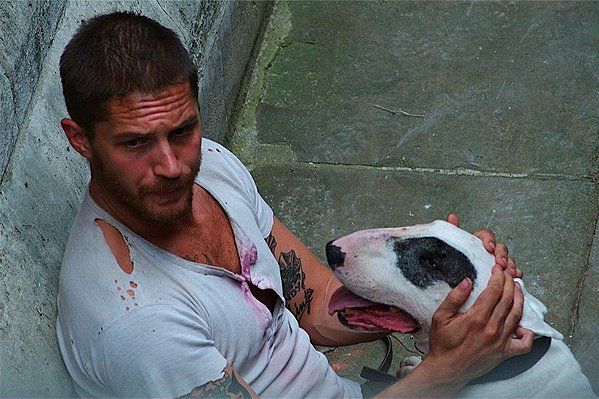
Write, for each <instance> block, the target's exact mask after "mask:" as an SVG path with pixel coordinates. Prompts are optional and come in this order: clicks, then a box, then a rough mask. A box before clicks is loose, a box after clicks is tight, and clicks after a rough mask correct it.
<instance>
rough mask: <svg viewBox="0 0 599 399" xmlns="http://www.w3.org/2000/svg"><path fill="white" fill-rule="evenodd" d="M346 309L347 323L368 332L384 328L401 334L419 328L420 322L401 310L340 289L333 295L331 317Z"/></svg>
mask: <svg viewBox="0 0 599 399" xmlns="http://www.w3.org/2000/svg"><path fill="white" fill-rule="evenodd" d="M344 309H345V310H346V312H345V319H346V321H347V323H348V324H349V325H351V326H354V327H361V328H364V329H367V330H375V329H377V328H383V329H386V330H390V331H397V332H401V333H407V332H413V331H415V330H417V329H418V328H419V324H418V322H417V321H416V320H414V318H412V317H411V316H410V315H409V314H407V313H405V312H403V311H401V310H400V309H398V308H396V307H389V306H387V305H381V304H378V303H375V302H371V301H369V300H367V299H364V298H361V297H359V296H357V295H356V294H354V293H352V292H351V291H349V290H348V289H347V288H345V287H340V288H338V289H337V290H336V291H335V292H334V293H333V295H331V301H330V302H329V315H331V316H332V315H333V314H334V313H335V312H338V311H342V310H344Z"/></svg>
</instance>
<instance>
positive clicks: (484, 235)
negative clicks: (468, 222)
mask: <svg viewBox="0 0 599 399" xmlns="http://www.w3.org/2000/svg"><path fill="white" fill-rule="evenodd" d="M474 235H475V236H477V237H478V238H479V239H480V240H481V241H482V242H483V245H484V246H485V249H486V250H487V251H488V252H489V253H495V251H496V249H495V246H496V244H495V233H493V231H491V230H489V229H483V230H479V231H477V232H476V233H474Z"/></svg>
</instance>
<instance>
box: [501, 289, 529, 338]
mask: <svg viewBox="0 0 599 399" xmlns="http://www.w3.org/2000/svg"><path fill="white" fill-rule="evenodd" d="M510 280H511V279H510ZM514 285H515V286H516V287H515V289H514V290H513V296H514V298H513V299H514V301H513V305H512V308H511V309H510V311H509V314H508V315H507V317H506V318H505V326H504V328H505V331H506V333H508V334H512V332H513V331H514V330H515V329H516V327H517V326H518V323H520V319H521V318H522V309H523V308H524V294H523V293H522V288H520V284H518V283H514Z"/></svg>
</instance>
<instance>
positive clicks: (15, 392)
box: [0, 0, 267, 397]
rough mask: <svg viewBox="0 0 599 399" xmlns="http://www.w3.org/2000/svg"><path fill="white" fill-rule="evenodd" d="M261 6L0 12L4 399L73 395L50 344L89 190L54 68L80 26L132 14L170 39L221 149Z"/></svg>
mask: <svg viewBox="0 0 599 399" xmlns="http://www.w3.org/2000/svg"><path fill="white" fill-rule="evenodd" d="M266 8H267V3H264V2H217V1H212V2H209V1H164V0H152V1H141V0H137V1H105V0H93V1H90V0H82V1H77V0H72V1H64V0H62V1H60V0H52V1H47V0H46V1H36V2H34V1H30V2H27V1H15V2H8V1H3V2H0V28H1V29H0V105H1V106H0V122H1V123H0V129H1V130H0V176H1V181H0V396H1V397H34V396H35V397H58V396H61V397H64V396H69V395H71V393H72V386H71V382H70V379H69V377H68V375H67V373H66V370H65V368H64V365H63V363H62V360H61V359H60V355H59V353H58V349H57V345H56V339H55V333H54V329H55V318H56V303H55V302H56V291H57V282H58V272H59V267H60V261H61V258H62V253H63V250H64V245H65V242H66V238H67V235H68V231H69V229H70V226H71V223H72V221H73V219H74V217H75V213H76V211H77V209H78V206H79V202H80V198H81V195H82V193H83V190H84V189H85V185H86V183H87V180H88V178H89V176H88V171H87V166H86V164H85V162H84V161H83V160H82V158H81V157H80V156H79V155H78V154H76V153H74V151H72V150H70V149H69V145H68V142H67V141H66V139H65V137H64V135H63V133H62V131H61V129H60V126H59V124H58V121H59V120H60V118H62V117H64V116H66V115H67V113H66V108H65V106H64V100H63V98H62V90H61V86H60V78H59V75H58V59H59V57H60V54H61V53H62V50H63V48H64V46H65V45H66V43H67V42H68V40H69V38H70V37H71V35H72V34H73V33H74V31H75V29H76V28H77V24H78V23H79V21H81V20H82V19H85V18H89V17H91V16H93V15H96V14H99V13H104V12H110V11H114V10H134V11H138V12H141V13H143V14H144V15H147V16H149V17H151V18H154V19H156V20H158V21H159V22H161V23H162V24H164V25H165V26H168V27H170V28H171V29H173V30H174V31H175V32H177V33H178V34H179V35H180V37H181V38H182V40H183V41H184V43H185V44H186V45H187V47H188V48H189V49H190V51H191V53H192V57H193V59H194V61H195V62H196V65H198V69H199V71H200V75H201V79H200V85H201V89H200V107H201V114H202V119H203V128H204V134H205V135H206V136H208V137H210V138H213V139H216V140H218V141H223V140H224V135H225V133H226V131H227V129H228V121H229V116H230V113H231V111H232V109H233V106H234V102H235V99H236V95H237V92H238V90H239V86H240V82H241V80H242V77H243V74H244V71H245V67H246V65H247V62H248V60H249V57H250V53H251V51H252V48H253V46H254V42H255V39H256V37H257V34H258V32H259V29H260V25H261V21H262V18H263V14H264V13H265V10H266Z"/></svg>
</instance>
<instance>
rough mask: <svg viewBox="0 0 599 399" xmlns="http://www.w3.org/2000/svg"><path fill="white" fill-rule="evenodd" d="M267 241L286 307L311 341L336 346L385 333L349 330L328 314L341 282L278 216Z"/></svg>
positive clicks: (365, 339) (370, 338)
mask: <svg viewBox="0 0 599 399" xmlns="http://www.w3.org/2000/svg"><path fill="white" fill-rule="evenodd" d="M266 242H267V243H268V245H269V247H270V249H271V251H272V252H273V255H274V256H275V258H276V259H277V261H278V262H279V267H280V270H281V280H282V282H283V295H284V297H285V301H286V306H287V308H288V309H289V310H290V311H291V313H293V315H294V316H295V318H296V319H297V320H298V322H299V324H300V326H301V327H302V328H303V329H304V330H306V332H307V333H308V335H309V336H310V339H311V341H312V343H314V344H317V345H328V346H339V345H348V344H353V343H357V342H365V341H372V340H375V339H377V338H379V337H381V336H384V335H386V334H385V333H380V332H379V333H369V332H358V331H355V330H351V329H349V328H347V327H346V326H344V325H343V324H341V322H340V321H339V319H338V318H337V317H336V316H329V314H328V305H329V299H330V297H331V294H332V293H333V292H334V291H335V290H336V289H337V288H338V287H339V286H341V283H340V282H339V280H337V278H336V277H335V275H334V274H333V272H332V271H331V270H330V269H329V268H328V267H326V266H325V265H323V264H322V263H321V262H320V260H318V258H317V257H316V256H315V255H314V254H313V253H312V252H311V251H310V250H309V249H308V248H307V247H306V246H305V245H304V244H303V243H302V242H301V241H300V239H299V238H297V237H296V236H295V235H294V234H293V233H292V232H291V231H289V230H288V229H287V228H286V227H285V226H284V225H283V224H282V223H281V222H280V221H279V220H278V219H277V218H275V220H274V224H273V228H272V232H271V234H270V235H269V236H268V237H267V238H266Z"/></svg>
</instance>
